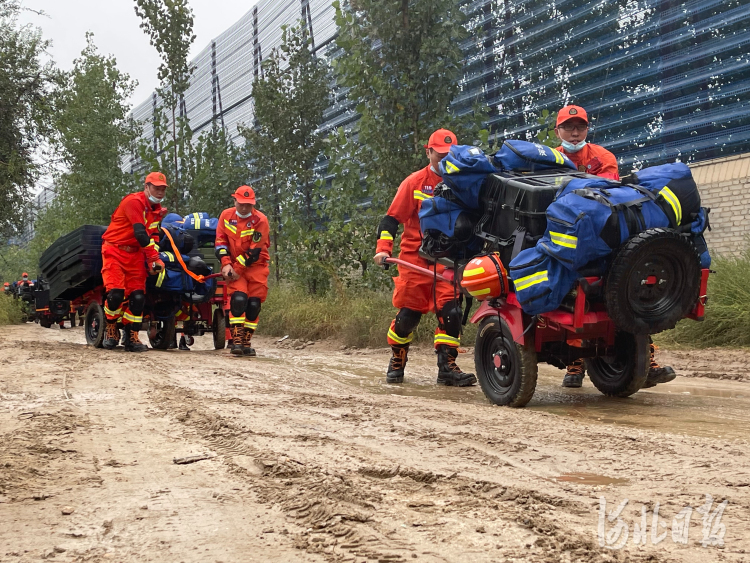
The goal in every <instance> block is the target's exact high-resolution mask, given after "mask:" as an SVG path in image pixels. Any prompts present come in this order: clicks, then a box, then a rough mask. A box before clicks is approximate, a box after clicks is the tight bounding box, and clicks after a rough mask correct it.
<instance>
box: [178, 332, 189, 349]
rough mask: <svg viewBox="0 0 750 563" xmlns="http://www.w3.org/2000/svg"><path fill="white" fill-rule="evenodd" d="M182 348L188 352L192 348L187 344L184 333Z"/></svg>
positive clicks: (181, 339)
mask: <svg viewBox="0 0 750 563" xmlns="http://www.w3.org/2000/svg"><path fill="white" fill-rule="evenodd" d="M180 350H185V351H187V352H189V351H190V348H188V345H187V341H186V340H185V335H184V334H183V335H182V336H181V337H180Z"/></svg>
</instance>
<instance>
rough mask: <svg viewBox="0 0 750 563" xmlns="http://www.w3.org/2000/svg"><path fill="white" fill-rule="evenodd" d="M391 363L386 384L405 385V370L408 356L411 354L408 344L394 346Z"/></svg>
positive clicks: (389, 363) (392, 347)
mask: <svg viewBox="0 0 750 563" xmlns="http://www.w3.org/2000/svg"><path fill="white" fill-rule="evenodd" d="M391 351H392V352H393V355H392V356H391V361H390V362H388V373H387V374H386V376H385V381H386V383H403V382H404V368H405V367H406V356H407V355H408V353H409V345H408V344H392V345H391Z"/></svg>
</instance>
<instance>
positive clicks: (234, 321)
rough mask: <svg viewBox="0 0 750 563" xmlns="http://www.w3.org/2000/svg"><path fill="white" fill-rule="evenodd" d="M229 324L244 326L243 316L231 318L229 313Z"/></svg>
mask: <svg viewBox="0 0 750 563" xmlns="http://www.w3.org/2000/svg"><path fill="white" fill-rule="evenodd" d="M229 324H230V325H244V324H245V315H244V314H243V315H242V316H239V317H233V316H232V313H229Z"/></svg>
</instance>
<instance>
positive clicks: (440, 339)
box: [435, 334, 461, 346]
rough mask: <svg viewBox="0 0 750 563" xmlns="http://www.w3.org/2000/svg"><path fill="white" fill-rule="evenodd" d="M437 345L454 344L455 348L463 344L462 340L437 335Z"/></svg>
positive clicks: (445, 335)
mask: <svg viewBox="0 0 750 563" xmlns="http://www.w3.org/2000/svg"><path fill="white" fill-rule="evenodd" d="M435 344H453V345H454V346H458V345H459V344H461V340H459V339H458V338H454V337H452V336H448V335H447V334H436V335H435Z"/></svg>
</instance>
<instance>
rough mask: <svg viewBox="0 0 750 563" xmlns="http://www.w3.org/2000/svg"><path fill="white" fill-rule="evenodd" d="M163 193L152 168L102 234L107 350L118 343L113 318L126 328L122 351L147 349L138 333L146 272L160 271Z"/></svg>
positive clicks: (163, 186) (163, 183)
mask: <svg viewBox="0 0 750 563" xmlns="http://www.w3.org/2000/svg"><path fill="white" fill-rule="evenodd" d="M166 191H167V179H166V177H165V176H164V174H162V173H161V172H151V173H150V174H149V175H148V176H146V181H145V186H144V188H143V191H142V192H136V193H134V194H130V195H127V196H125V197H124V198H123V199H122V201H121V202H120V205H119V206H118V207H117V209H115V212H114V213H113V214H112V219H111V221H110V223H109V227H107V230H106V232H105V233H104V235H102V241H103V244H102V263H103V265H102V278H103V279H104V287H105V289H106V292H107V299H106V303H105V306H104V313H105V315H106V317H107V333H106V335H105V338H104V342H103V343H102V346H103V347H104V348H106V349H108V350H111V349H113V348H115V347H117V344H118V342H119V336H120V335H119V332H118V330H117V323H118V321H120V322H122V325H123V330H124V331H125V340H124V346H125V350H126V351H127V352H143V351H145V350H148V346H146V345H145V344H142V343H141V341H140V339H139V338H138V331H139V330H140V329H141V322H142V321H143V309H144V307H145V306H146V293H145V291H146V276H147V275H149V274H155V273H157V272H160V271H161V270H163V269H164V262H162V261H161V260H160V259H159V252H158V249H157V246H156V242H157V241H158V240H159V223H160V221H161V220H162V219H163V218H164V216H165V215H166V214H167V209H166V208H165V207H162V206H161V202H162V200H163V199H164V195H165V193H166Z"/></svg>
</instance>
